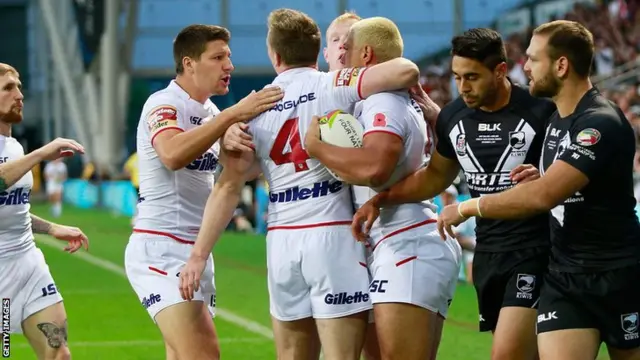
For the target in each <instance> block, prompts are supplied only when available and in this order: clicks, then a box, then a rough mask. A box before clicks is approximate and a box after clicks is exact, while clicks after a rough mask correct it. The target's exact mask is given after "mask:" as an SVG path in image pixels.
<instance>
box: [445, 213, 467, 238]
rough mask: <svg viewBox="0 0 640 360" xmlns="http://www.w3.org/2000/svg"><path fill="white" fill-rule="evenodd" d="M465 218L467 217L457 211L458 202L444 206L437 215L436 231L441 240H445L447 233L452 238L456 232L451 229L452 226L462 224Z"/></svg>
mask: <svg viewBox="0 0 640 360" xmlns="http://www.w3.org/2000/svg"><path fill="white" fill-rule="evenodd" d="M466 220H467V218H466V217H464V216H462V215H461V214H460V212H459V211H458V204H451V205H447V206H445V208H444V209H443V210H442V212H441V213H440V215H439V216H438V232H439V233H440V237H442V240H447V235H446V234H449V236H451V238H452V239H455V238H456V233H455V232H454V231H453V227H454V226H458V225H460V224H462V223H463V222H465V221H466ZM445 232H446V234H445Z"/></svg>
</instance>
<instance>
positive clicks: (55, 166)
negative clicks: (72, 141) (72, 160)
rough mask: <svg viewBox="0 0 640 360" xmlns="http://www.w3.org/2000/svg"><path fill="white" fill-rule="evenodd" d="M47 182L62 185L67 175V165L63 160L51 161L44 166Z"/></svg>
mask: <svg viewBox="0 0 640 360" xmlns="http://www.w3.org/2000/svg"><path fill="white" fill-rule="evenodd" d="M44 173H45V175H46V176H47V182H49V184H51V185H62V183H63V182H64V180H65V179H66V177H67V165H65V164H64V163H63V162H62V161H50V162H49V163H47V165H46V166H45V167H44Z"/></svg>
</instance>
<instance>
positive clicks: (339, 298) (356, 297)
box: [324, 291, 369, 305]
mask: <svg viewBox="0 0 640 360" xmlns="http://www.w3.org/2000/svg"><path fill="white" fill-rule="evenodd" d="M367 301H369V294H366V293H363V292H362V291H358V292H356V293H355V294H353V295H350V294H349V293H347V292H341V293H338V294H327V295H326V296H325V297H324V303H325V304H327V305H347V304H357V303H366V302H367Z"/></svg>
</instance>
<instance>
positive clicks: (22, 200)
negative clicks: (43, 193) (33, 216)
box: [0, 188, 31, 206]
mask: <svg viewBox="0 0 640 360" xmlns="http://www.w3.org/2000/svg"><path fill="white" fill-rule="evenodd" d="M30 196H31V190H28V191H25V190H24V189H23V188H17V189H15V190H11V191H8V192H7V191H3V192H1V193H0V205H9V206H10V205H24V204H28V203H29V198H30Z"/></svg>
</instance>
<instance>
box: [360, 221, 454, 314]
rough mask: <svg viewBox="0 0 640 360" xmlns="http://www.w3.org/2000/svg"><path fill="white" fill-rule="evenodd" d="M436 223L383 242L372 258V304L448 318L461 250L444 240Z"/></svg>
mask: <svg viewBox="0 0 640 360" xmlns="http://www.w3.org/2000/svg"><path fill="white" fill-rule="evenodd" d="M435 227H436V226H435V224H433V225H426V226H422V227H419V228H416V229H414V230H410V231H407V232H405V233H402V234H398V235H395V236H393V237H390V238H388V239H385V240H383V241H382V242H381V243H380V244H379V245H378V246H377V247H376V248H375V250H374V252H373V254H372V255H370V256H369V268H370V270H371V276H372V281H371V287H370V288H369V293H370V294H371V302H372V303H373V304H374V305H375V304H379V303H408V304H413V305H416V306H420V307H422V308H425V309H427V310H430V311H433V312H436V313H438V314H440V315H442V316H443V317H445V318H446V316H447V313H448V310H449V305H450V304H451V301H452V300H453V295H454V293H455V290H456V285H457V280H458V272H459V271H460V264H461V258H462V249H461V248H460V245H459V244H458V242H457V241H455V240H453V239H448V240H447V241H442V238H440V234H439V233H438V231H437V230H436V229H435Z"/></svg>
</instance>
